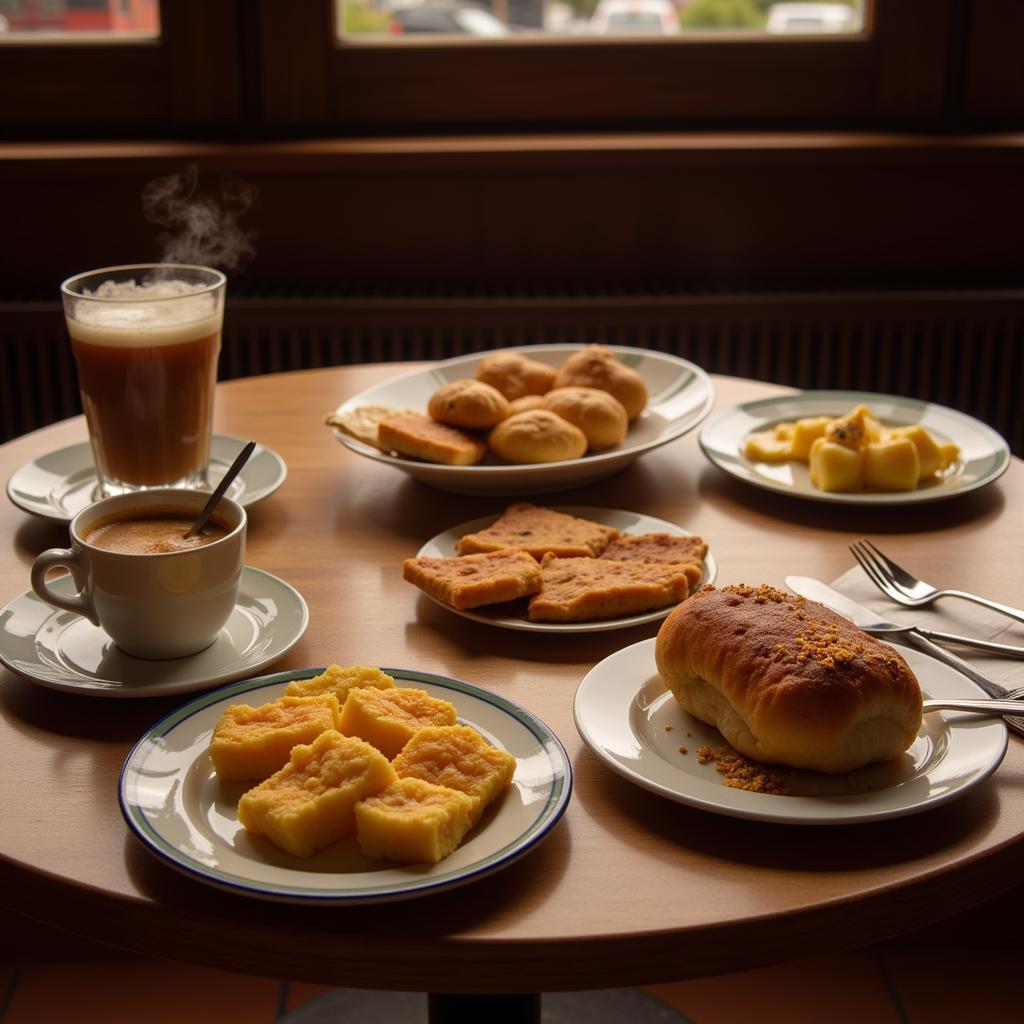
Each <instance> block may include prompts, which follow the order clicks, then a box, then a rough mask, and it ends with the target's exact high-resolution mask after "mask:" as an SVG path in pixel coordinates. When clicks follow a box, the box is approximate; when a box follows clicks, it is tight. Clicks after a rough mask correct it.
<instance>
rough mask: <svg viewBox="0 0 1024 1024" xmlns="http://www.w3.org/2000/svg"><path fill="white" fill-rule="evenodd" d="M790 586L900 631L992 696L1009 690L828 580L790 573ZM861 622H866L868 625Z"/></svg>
mask: <svg viewBox="0 0 1024 1024" xmlns="http://www.w3.org/2000/svg"><path fill="white" fill-rule="evenodd" d="M786 586H787V587H789V589H790V590H792V591H793V593H794V594H799V595H800V596H801V597H807V598H809V599H810V600H812V601H818V602H820V603H821V604H823V605H825V606H826V607H828V608H831V609H832V610H833V611H834V612H838V613H839V614H840V615H842V616H843V618H846V619H849V620H850V621H851V622H852V623H853V624H854V625H855V626H858V627H859V628H860V629H863V630H864V632H865V633H881V634H888V635H890V636H891V635H899V636H900V637H901V638H902V639H904V640H906V642H907V643H908V644H910V646H911V647H916V648H917V649H918V650H919V651H923V652H924V653H925V654H930V655H931V656H932V657H933V658H935V659H936V660H938V661H941V662H942V663H943V664H945V665H948V666H949V667H950V668H953V669H956V671H957V672H960V673H962V674H963V675H965V676H967V678H968V679H970V680H971V681H972V682H974V683H976V684H977V685H978V686H980V687H981V688H982V689H983V690H984V691H985V693H987V694H988V695H989V696H990V697H997V698H1002V697H1005V696H1006V694H1007V690H1006V688H1005V687H1004V686H1000V685H999V684H998V683H996V682H994V681H993V680H991V679H989V678H988V676H985V675H982V674H981V673H980V672H979V671H977V669H975V668H974V667H973V666H971V665H968V664H967V662H966V661H962V660H961V659H960V658H958V657H957V656H956V655H955V654H950V653H949V651H947V650H944V649H943V648H941V647H939V645H938V644H935V643H932V641H931V640H929V639H928V637H927V636H925V635H924V633H923V632H922V631H921V630H919V629H918V628H917V627H916V626H899V625H897V624H896V623H895V622H888V621H887V620H885V619H883V618H881V617H880V616H879V615H876V614H875V613H874V612H873V611H871V610H870V609H869V608H865V607H864V606H863V605H860V604H857V602H856V601H853V600H851V599H850V598H848V597H847V596H846V595H845V594H841V593H839V591H838V590H835V589H833V588H832V587H830V586H829V585H828V584H827V583H822V582H821V581H820V580H814V579H810V578H809V577H807V576H787V577H786ZM858 620H859V621H858ZM861 623H864V625H862V624H861ZM893 627H895V628H893ZM932 635H934V634H932ZM1007 724H1008V725H1009V726H1010V728H1011V729H1014V731H1015V732H1021V733H1024V724H1022V725H1020V726H1018V727H1016V728H1015V723H1014V722H1013V721H1012V720H1011V721H1010V722H1008V723H1007Z"/></svg>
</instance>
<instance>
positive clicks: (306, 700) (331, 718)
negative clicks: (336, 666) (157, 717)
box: [210, 693, 341, 780]
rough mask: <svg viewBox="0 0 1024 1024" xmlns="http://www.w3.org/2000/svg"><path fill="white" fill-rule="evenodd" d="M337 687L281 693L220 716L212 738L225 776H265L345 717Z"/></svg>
mask: <svg viewBox="0 0 1024 1024" xmlns="http://www.w3.org/2000/svg"><path fill="white" fill-rule="evenodd" d="M340 714H341V711H340V708H339V706H338V698H337V697H335V696H334V694H333V693H324V694H320V695H319V696H313V697H287V696H286V697H281V698H280V699H279V700H275V701H273V702H272V703H270V704H263V705H261V706H260V707H256V708H254V707H250V706H249V705H248V704H232V705H231V706H230V707H229V708H228V709H227V711H225V712H224V714H222V715H221V716H220V721H218V722H217V725H216V727H215V728H214V730H213V739H212V740H211V741H210V760H211V761H213V768H214V771H216V773H217V777H218V778H220V779H225V780H237V779H265V778H266V777H267V776H268V775H272V774H273V773H274V772H276V771H277V770H278V768H280V767H281V766H282V765H283V764H284V763H285V761H287V760H288V755H289V753H290V752H291V749H292V747H294V746H295V745H296V744H297V743H311V742H312V741H313V740H314V739H316V737H317V736H319V735H320V734H321V733H322V732H324V731H325V730H327V729H335V728H337V726H338V720H339V718H340Z"/></svg>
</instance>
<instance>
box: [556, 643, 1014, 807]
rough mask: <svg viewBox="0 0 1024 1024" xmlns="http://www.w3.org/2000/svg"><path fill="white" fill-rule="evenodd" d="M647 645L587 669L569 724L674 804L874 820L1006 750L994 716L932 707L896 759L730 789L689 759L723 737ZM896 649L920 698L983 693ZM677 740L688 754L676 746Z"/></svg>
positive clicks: (940, 791)
mask: <svg viewBox="0 0 1024 1024" xmlns="http://www.w3.org/2000/svg"><path fill="white" fill-rule="evenodd" d="M654 644H655V641H654V640H642V641H641V642H640V643H638V644H633V645H632V646H631V647H626V648H624V649H623V650H621V651H617V652H616V653H615V654H613V655H611V656H610V657H608V658H605V660H604V661H602V662H600V664H598V665H597V666H596V667H595V668H593V669H592V670H591V671H590V672H589V673H588V674H587V675H586V677H585V678H584V679H583V682H582V683H581V684H580V686H579V689H578V690H577V691H576V699H575V703H574V714H575V718H576V727H577V729H578V730H579V732H580V735H581V736H582V737H583V741H584V742H585V743H586V744H587V746H588V747H590V749H591V750H592V751H594V753H595V754H597V756H598V757H599V758H600V759H601V760H602V761H603V762H604V763H605V764H606V765H607V766H608V767H609V768H611V769H612V771H614V772H617V773H618V774H619V775H622V776H623V777H625V778H627V779H629V780H630V781H631V782H635V783H636V784H637V785H638V786H642V787H643V788H644V789H649V790H650V791H651V792H653V793H658V794H660V795H661V796H666V797H668V798H669V799H670V800H675V801H677V802H678V803H681V804H689V805H690V806H691V807H699V808H701V809H703V810H705V811H712V812H714V813H716V814H725V815H728V816H729V817H733V818H752V819H756V820H759V821H774V822H783V823H788V824H796V825H848V824H855V823H858V822H865V821H881V820H883V819H886V818H899V817H903V816H904V815H908V814H916V813H918V812H919V811H925V810H928V809H929V808H932V807H938V806H939V805H940V804H944V803H948V802H949V801H950V800H954V799H956V798H957V797H959V796H963V794H964V793H966V792H967V791H968V790H969V789H971V788H972V787H973V786H976V785H978V783H980V782H982V781H983V780H985V779H987V778H988V776H989V775H991V774H992V772H993V771H995V769H996V768H997V767H998V765H999V762H1000V761H1001V760H1002V759H1003V755H1004V754H1005V753H1006V741H1007V732H1006V726H1005V725H1004V724H1003V722H1002V719H999V718H983V717H982V716H981V715H971V714H966V713H963V712H956V711H942V712H934V711H933V712H930V713H928V714H926V715H925V716H924V724H923V725H922V726H921V731H920V733H919V734H918V736H917V739H916V740H915V741H914V743H913V744H912V746H911V748H910V750H909V751H908V752H907V753H906V754H904V755H903V756H902V757H901V758H898V759H896V760H894V761H890V762H885V763H879V764H873V765H867V766H865V767H864V768H861V769H859V770H858V771H856V772H851V773H850V774H849V775H842V776H828V775H820V774H818V773H816V772H804V771H794V772H793V774H792V775H789V774H788V772H787V774H786V779H787V784H788V785H789V787H790V791H791V793H793V794H794V795H790V796H775V795H772V794H768V793H752V792H749V791H747V790H742V789H731V788H729V787H728V786H726V785H724V784H723V782H722V776H721V775H719V774H718V772H717V771H716V770H715V766H714V765H713V764H704V765H701V764H698V763H697V757H696V751H697V748H698V747H700V746H704V745H706V746H709V747H711V748H712V749H717V748H718V747H720V746H723V745H725V740H723V739H722V737H721V735H720V734H719V733H718V732H717V731H716V730H715V729H713V728H712V727H711V726H709V725H705V724H704V723H703V722H700V721H698V720H697V719H696V718H693V717H692V716H691V715H688V714H687V713H686V712H685V711H683V709H682V708H681V707H680V706H679V704H678V703H677V702H676V700H675V698H674V697H673V696H672V694H671V693H669V692H668V690H667V689H666V688H665V684H664V683H663V682H662V681H661V677H660V676H659V675H658V670H657V668H656V666H655V663H654ZM897 650H899V652H900V654H902V655H903V656H904V658H906V659H907V662H908V663H909V665H910V667H911V669H913V671H914V674H915V675H916V676H917V678H918V680H919V681H920V683H921V689H922V690H923V691H924V692H925V694H926V695H927V696H928V697H938V698H957V697H967V698H977V697H984V696H985V694H984V693H982V692H981V690H979V689H978V688H977V687H976V686H975V685H974V684H973V683H972V682H970V681H969V680H968V679H966V678H965V677H964V676H962V675H960V673H958V672H956V671H954V670H953V669H951V668H947V667H946V666H945V665H943V664H941V663H940V662H937V661H935V660H934V659H933V658H930V657H928V655H926V654H921V653H919V652H918V651H914V650H911V649H910V648H907V647H899V648H897ZM669 727H671V728H669ZM681 745H683V746H686V747H687V748H688V753H686V754H683V753H680V751H679V747H680V746H681ZM783 771H784V772H786V771H787V770H786V769H783Z"/></svg>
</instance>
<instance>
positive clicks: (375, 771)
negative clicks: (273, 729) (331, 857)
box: [238, 729, 396, 857]
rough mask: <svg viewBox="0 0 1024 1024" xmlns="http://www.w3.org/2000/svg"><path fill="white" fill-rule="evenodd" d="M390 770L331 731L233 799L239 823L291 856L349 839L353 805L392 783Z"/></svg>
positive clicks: (357, 743) (376, 754) (363, 746)
mask: <svg viewBox="0 0 1024 1024" xmlns="http://www.w3.org/2000/svg"><path fill="white" fill-rule="evenodd" d="M395 778H396V775H395V770H394V768H392V767H391V764H390V763H389V762H388V759H387V758H386V757H385V756H384V755H383V754H382V753H381V752H380V751H379V750H375V749H374V748H373V747H371V746H370V744H369V743H364V742H363V741H362V740H360V739H356V738H355V737H354V736H342V734H341V733H340V732H337V731H336V730H334V729H331V730H329V731H327V732H325V733H321V735H320V736H318V737H317V738H316V739H315V740H314V741H313V742H312V743H311V744H308V745H307V744H301V745H299V746H297V747H295V748H294V749H293V750H292V752H291V759H290V760H289V761H288V763H287V764H286V765H285V766H284V767H283V768H282V769H281V770H280V771H279V772H276V773H275V774H274V775H272V776H271V777H270V778H269V779H266V780H265V781H264V782H261V783H260V784H259V785H258V786H256V787H255V788H254V789H250V790H249V791H248V792H247V793H245V794H244V795H243V796H242V799H241V800H239V801H238V820H239V821H240V822H241V823H242V824H243V825H244V826H245V828H246V830H247V831H249V832H251V833H253V834H255V835H259V836H264V837H265V838H267V839H269V840H270V841H271V842H272V843H275V844H276V845H277V846H280V847H281V848H282V849H283V850H287V851H288V853H291V854H294V855H295V856H296V857H309V856H311V855H312V854H313V853H315V852H316V851H317V850H319V849H322V848H323V847H325V846H330V845H331V843H335V842H337V841H338V840H339V839H343V838H344V837H345V836H347V835H351V834H352V833H354V832H355V830H356V816H355V806H356V804H357V803H358V802H359V801H360V800H364V799H366V798H367V797H369V796H373V795H374V794H375V793H379V792H380V791H381V790H382V789H384V788H385V787H387V786H389V785H391V783H392V782H394V781H395Z"/></svg>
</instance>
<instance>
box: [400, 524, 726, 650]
mask: <svg viewBox="0 0 1024 1024" xmlns="http://www.w3.org/2000/svg"><path fill="white" fill-rule="evenodd" d="M552 508H553V509H554V511H555V512H564V513H566V514H567V515H570V516H579V517H580V518H582V519H589V520H591V521H592V522H595V523H600V524H601V525H602V526H614V527H615V528H616V529H617V530H618V531H619V532H620V533H624V534H638V533H671V534H673V535H675V536H677V537H688V536H690V531H689V530H684V529H682V528H681V527H679V526H676V525H675V523H670V522H667V521H666V520H664V519H655V518H654V517H653V516H645V515H642V514H641V513H639V512H623V511H621V510H619V509H614V508H583V507H577V506H572V507H565V506H561V505H558V506H552ZM497 518H498V517H497V516H481V517H480V518H479V519H472V520H470V521H469V522H468V523H462V524H461V525H459V526H453V527H452V528H451V529H450V530H445V531H444V533H439V534H438V535H437V536H436V537H432V538H431V539H430V540H428V541H427V543H426V544H424V545H423V547H421V548H420V549H419V551H417V552H416V557H417V558H454V557H455V556H456V555H458V552H457V551H456V550H455V545H456V543H457V542H458V540H459V538H461V537H463V536H465V535H466V534H467V533H475V532H476V531H477V530H482V529H484V528H485V527H487V526H490V525H491V523H493V522H494V520H495V519H497ZM702 568H703V572H702V574H701V578H700V583H698V585H697V586H698V587H703V586H704V585H705V584H708V583H714V582H715V578H716V577H717V576H718V563H717V562H716V561H715V556H714V555H713V554H712V553H711V551H710V550H709V551H708V554H707V558H705V559H704V565H703V567H702ZM420 593H422V594H424V596H426V597H429V598H430V599H431V601H433V602H434V603H435V604H439V605H440V606H441V607H442V608H444V609H446V610H447V611H450V612H454V613H455V614H456V615H461V616H462V617H463V618H465V619H473V621H475V622H484V623H486V624H487V625H489V626H502V627H503V628H505V629H521V630H523V631H525V632H529V633H601V632H604V631H606V630H609V629H628V628H629V627H630V626H643V625H646V624H647V623H648V622H657V621H658V620H659V619H663V618H665V616H666V615H668V613H669V612H670V611H672V609H673V608H674V607H675V605H670V606H669V607H668V608H659V609H657V610H656V611H653V612H644V613H643V614H641V615H626V616H623V617H622V618H618V619H600V620H597V621H595V622H531V621H530V620H529V619H528V618H526V600H527V599H526V598H524V599H523V600H522V602H515V603H514V605H513V603H512V602H507V603H505V604H497V605H484V606H483V607H481V608H453V607H452V606H451V605H450V604H445V602H444V601H439V600H438V599H437V598H436V597H433V596H432V595H430V594H427V593H426V592H425V591H420ZM513 610H514V611H518V612H521V614H511V612H512V611H513Z"/></svg>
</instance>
